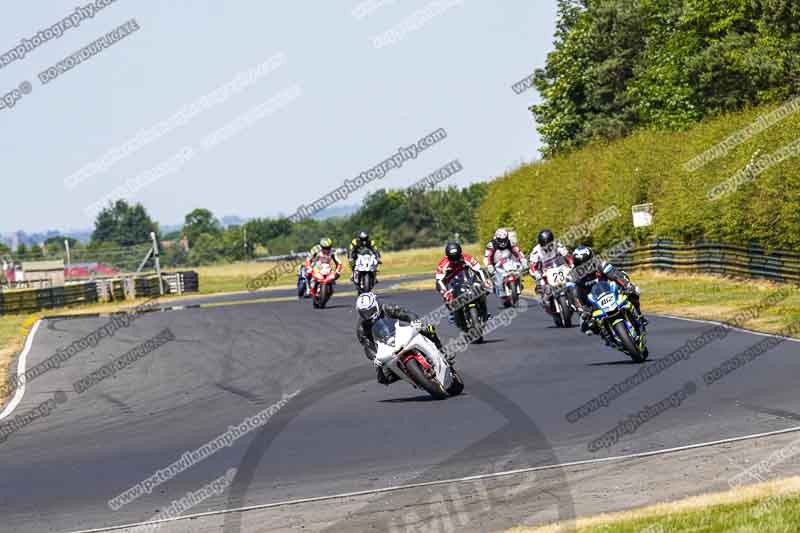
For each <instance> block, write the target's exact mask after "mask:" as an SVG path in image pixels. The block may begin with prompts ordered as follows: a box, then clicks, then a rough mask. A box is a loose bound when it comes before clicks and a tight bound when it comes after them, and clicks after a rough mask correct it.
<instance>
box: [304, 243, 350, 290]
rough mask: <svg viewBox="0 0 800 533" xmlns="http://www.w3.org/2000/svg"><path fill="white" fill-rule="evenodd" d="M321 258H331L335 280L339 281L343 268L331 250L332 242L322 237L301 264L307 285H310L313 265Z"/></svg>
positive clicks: (334, 252)
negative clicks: (334, 266)
mask: <svg viewBox="0 0 800 533" xmlns="http://www.w3.org/2000/svg"><path fill="white" fill-rule="evenodd" d="M323 257H330V258H331V260H332V261H333V264H334V265H336V279H339V276H340V275H341V273H342V268H344V267H343V265H342V263H341V261H339V258H338V257H336V251H335V250H334V249H333V241H332V240H331V239H329V238H328V237H323V238H322V239H320V240H319V244H316V245H314V246H313V247H312V248H311V250H310V255H309V256H308V257H307V258H306V260H305V261H304V262H303V266H304V267H305V276H306V278H307V279H308V281H309V283H311V272H312V270H313V266H314V263H316V262H317V261H318V260H319V259H320V258H323Z"/></svg>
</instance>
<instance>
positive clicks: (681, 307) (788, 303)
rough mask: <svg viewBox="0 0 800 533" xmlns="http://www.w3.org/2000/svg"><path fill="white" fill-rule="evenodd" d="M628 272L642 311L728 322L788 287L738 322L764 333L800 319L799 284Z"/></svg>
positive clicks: (529, 287) (528, 284)
mask: <svg viewBox="0 0 800 533" xmlns="http://www.w3.org/2000/svg"><path fill="white" fill-rule="evenodd" d="M629 274H630V277H631V280H632V281H633V282H634V283H635V284H637V285H638V286H639V287H640V288H641V291H642V296H641V302H642V311H644V312H645V313H649V314H664V315H674V316H682V317H687V318H697V319H701V320H718V321H727V320H731V319H732V318H733V317H734V316H735V315H736V313H737V311H741V310H743V309H745V308H747V307H748V306H750V305H753V304H756V303H758V302H760V301H762V300H764V299H765V298H766V297H767V295H769V294H771V293H774V292H776V291H778V290H779V289H787V288H788V289H790V290H791V295H790V296H789V297H788V298H786V299H785V300H783V301H782V302H780V303H779V304H778V305H776V306H774V307H771V308H768V309H765V310H764V311H763V312H762V313H761V316H759V317H757V318H754V319H752V320H748V321H746V322H743V323H742V324H739V325H740V327H743V328H747V329H752V330H755V331H761V332H764V333H778V332H780V330H781V329H782V328H785V327H786V326H790V325H793V324H795V323H797V322H798V321H800V287H792V286H790V285H782V284H777V283H770V282H767V281H754V280H743V279H732V278H725V277H722V276H714V275H708V274H679V273H675V272H657V271H632V272H630V273H629ZM524 284H525V294H527V295H529V296H533V295H534V292H533V280H532V279H531V278H530V277H528V278H525V281H524Z"/></svg>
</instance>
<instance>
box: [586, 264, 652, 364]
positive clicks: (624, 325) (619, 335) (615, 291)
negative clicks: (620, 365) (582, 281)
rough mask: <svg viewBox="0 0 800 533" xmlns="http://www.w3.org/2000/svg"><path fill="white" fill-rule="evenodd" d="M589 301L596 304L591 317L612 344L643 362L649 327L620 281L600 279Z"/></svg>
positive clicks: (646, 355)
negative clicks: (644, 322) (644, 323)
mask: <svg viewBox="0 0 800 533" xmlns="http://www.w3.org/2000/svg"><path fill="white" fill-rule="evenodd" d="M589 301H590V302H591V303H592V306H593V307H594V308H595V310H594V312H593V313H592V318H593V319H594V320H595V321H596V323H597V325H598V326H599V327H600V328H601V331H602V332H603V335H604V337H605V338H606V339H608V340H609V342H610V343H611V345H612V347H613V348H615V349H617V350H619V351H620V352H622V353H624V354H626V355H628V356H629V357H630V358H631V359H633V361H634V362H636V363H642V362H644V361H645V360H646V359H647V357H648V355H649V352H648V350H647V329H646V328H645V327H644V326H643V324H642V322H641V317H640V316H639V313H637V312H636V308H635V307H634V306H633V303H632V302H631V301H630V299H629V298H628V296H627V295H626V294H625V293H624V292H623V291H622V289H621V288H620V286H619V284H617V283H614V282H611V281H609V280H607V279H601V280H599V281H598V282H597V283H595V285H594V286H593V287H592V291H591V292H590V293H589Z"/></svg>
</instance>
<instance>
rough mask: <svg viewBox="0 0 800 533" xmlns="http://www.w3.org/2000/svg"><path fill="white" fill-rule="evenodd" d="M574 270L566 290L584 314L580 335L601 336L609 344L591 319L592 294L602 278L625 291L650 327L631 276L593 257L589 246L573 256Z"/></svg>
mask: <svg viewBox="0 0 800 533" xmlns="http://www.w3.org/2000/svg"><path fill="white" fill-rule="evenodd" d="M572 258H573V263H574V269H573V270H572V272H570V274H569V282H568V283H567V287H568V288H569V289H570V290H571V292H572V293H573V300H574V303H575V305H576V307H577V308H578V311H579V312H580V313H581V331H582V332H583V333H586V334H587V335H591V334H595V335H598V334H599V335H601V336H602V337H603V339H604V340H605V341H606V344H609V340H608V339H607V338H606V336H605V333H604V332H603V331H602V330H601V329H600V327H599V326H598V324H597V322H596V321H595V320H594V319H593V318H592V307H591V303H590V302H589V298H588V296H589V294H590V293H591V292H592V286H593V285H594V284H595V283H597V282H598V280H601V279H603V278H606V279H608V280H610V281H613V282H615V283H617V284H619V285H620V287H622V291H623V292H624V293H625V294H626V295H627V296H628V299H630V301H631V303H632V304H633V307H634V308H635V309H636V312H637V313H638V314H639V318H640V319H641V321H642V325H643V326H647V324H648V321H647V318H646V317H645V316H644V315H643V314H642V309H641V304H640V300H639V295H640V293H641V291H640V290H639V287H637V286H636V285H634V284H633V283H632V282H631V280H630V278H629V277H628V274H627V273H625V272H624V271H622V270H617V269H616V268H615V267H614V265H612V264H611V263H608V262H606V261H599V260H598V259H596V258H595V256H594V251H593V250H592V249H591V248H589V247H588V246H579V247H577V248H575V250H574V251H573V252H572Z"/></svg>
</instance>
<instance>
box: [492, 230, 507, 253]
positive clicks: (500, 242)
mask: <svg viewBox="0 0 800 533" xmlns="http://www.w3.org/2000/svg"><path fill="white" fill-rule="evenodd" d="M494 240H495V242H496V243H497V246H498V248H500V249H501V250H504V249H506V248H508V247H509V246H510V245H511V240H510V239H509V238H508V230H507V229H505V228H500V229H498V230H497V231H495V232H494Z"/></svg>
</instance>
